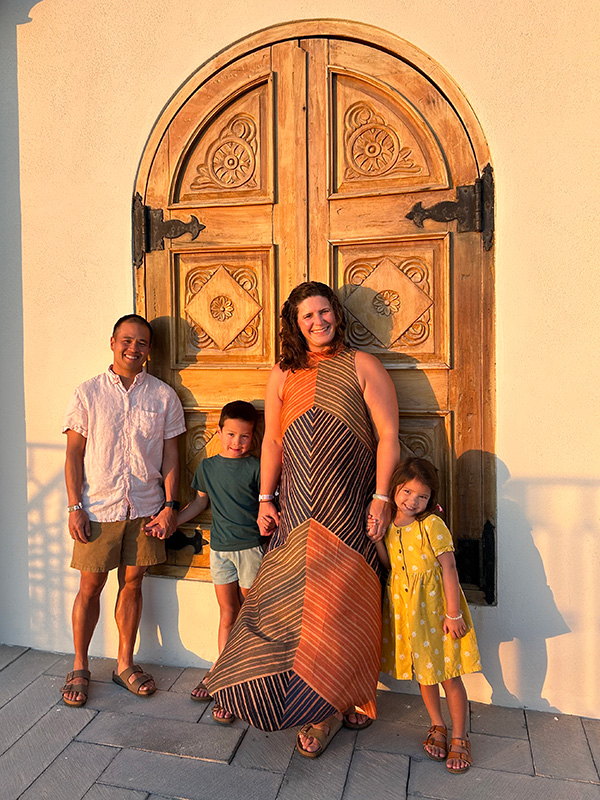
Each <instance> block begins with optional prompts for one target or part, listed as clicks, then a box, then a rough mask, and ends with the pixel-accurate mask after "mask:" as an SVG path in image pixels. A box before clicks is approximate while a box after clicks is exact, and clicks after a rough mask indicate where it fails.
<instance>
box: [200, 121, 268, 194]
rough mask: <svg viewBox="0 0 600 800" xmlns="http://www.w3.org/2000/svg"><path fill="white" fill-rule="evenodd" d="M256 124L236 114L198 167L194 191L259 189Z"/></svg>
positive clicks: (209, 148)
mask: <svg viewBox="0 0 600 800" xmlns="http://www.w3.org/2000/svg"><path fill="white" fill-rule="evenodd" d="M256 134H257V126H256V122H255V121H254V119H252V117H251V116H250V115H248V114H237V115H236V116H235V117H234V118H233V119H232V120H231V121H230V123H229V124H228V125H227V126H226V127H225V128H223V130H222V131H221V132H220V134H219V136H218V138H217V139H216V140H215V141H214V142H212V144H211V145H210V146H209V147H208V150H207V151H206V162H205V163H204V164H199V165H198V166H197V167H196V171H197V172H198V175H197V176H196V177H195V178H194V180H193V181H192V183H191V187H190V188H191V189H193V190H198V189H215V188H216V189H239V188H241V187H242V186H244V187H247V188H250V187H251V188H254V187H256V185H257V183H256V154H257V151H258V142H257V136H256Z"/></svg>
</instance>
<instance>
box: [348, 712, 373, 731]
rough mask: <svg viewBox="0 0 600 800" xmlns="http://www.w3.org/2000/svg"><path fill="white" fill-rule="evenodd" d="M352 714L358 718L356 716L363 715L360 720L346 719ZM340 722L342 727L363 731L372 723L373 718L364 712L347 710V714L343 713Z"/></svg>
mask: <svg viewBox="0 0 600 800" xmlns="http://www.w3.org/2000/svg"><path fill="white" fill-rule="evenodd" d="M352 714H354V716H355V717H356V718H357V719H358V717H364V720H363V721H362V722H352V721H351V720H350V719H348V718H349V717H350V716H351V715H352ZM342 724H343V726H344V728H350V730H353V731H363V730H364V729H365V728H368V727H369V725H372V724H373V720H372V719H371V717H368V716H367V715H366V714H362V713H359V712H358V711H348V713H347V714H344V718H343V720H342Z"/></svg>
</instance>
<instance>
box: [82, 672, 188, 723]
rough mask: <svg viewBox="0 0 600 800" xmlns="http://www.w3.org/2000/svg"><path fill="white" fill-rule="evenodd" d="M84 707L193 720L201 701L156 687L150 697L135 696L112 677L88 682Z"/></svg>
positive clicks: (141, 715) (145, 715)
mask: <svg viewBox="0 0 600 800" xmlns="http://www.w3.org/2000/svg"><path fill="white" fill-rule="evenodd" d="M86 708H94V709H96V710H97V711H114V710H115V709H118V710H119V713H121V714H137V715H138V716H140V717H154V718H156V717H159V718H161V719H181V720H184V721H186V722H197V721H198V719H199V718H200V715H201V714H202V713H203V707H202V705H201V704H200V703H194V701H193V700H190V699H189V697H186V696H185V695H182V694H177V693H176V692H161V691H156V692H155V693H154V694H153V695H151V696H150V697H138V696H137V695H135V694H133V693H132V692H128V691H127V689H124V688H123V687H122V686H118V685H117V684H116V683H113V682H112V681H111V682H110V683H100V682H96V681H92V682H91V684H90V696H89V699H88V701H87V705H86Z"/></svg>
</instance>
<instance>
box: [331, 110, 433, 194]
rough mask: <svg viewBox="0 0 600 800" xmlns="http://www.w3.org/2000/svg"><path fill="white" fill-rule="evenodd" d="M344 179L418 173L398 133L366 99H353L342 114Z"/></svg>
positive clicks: (418, 170)
mask: <svg viewBox="0 0 600 800" xmlns="http://www.w3.org/2000/svg"><path fill="white" fill-rule="evenodd" d="M344 155H345V160H346V170H345V173H344V177H345V179H346V180H358V179H361V178H363V179H364V178H380V177H383V176H385V177H388V176H392V175H394V176H398V175H418V174H419V173H421V172H422V171H423V167H422V166H420V165H418V164H416V163H415V161H414V160H413V158H411V156H412V150H411V149H410V148H409V147H402V142H401V140H400V137H399V135H398V133H397V132H396V131H395V130H394V128H392V127H391V125H388V124H387V123H386V121H385V119H384V118H383V117H382V116H381V115H380V114H377V112H376V111H375V109H374V108H373V107H372V106H370V105H369V104H368V103H354V105H352V106H350V108H349V109H348V110H347V111H346V115H345V118H344Z"/></svg>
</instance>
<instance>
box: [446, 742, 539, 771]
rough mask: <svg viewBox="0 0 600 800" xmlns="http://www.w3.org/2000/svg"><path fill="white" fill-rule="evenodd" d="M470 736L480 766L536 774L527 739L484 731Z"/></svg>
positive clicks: (473, 752) (474, 755)
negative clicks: (486, 733)
mask: <svg viewBox="0 0 600 800" xmlns="http://www.w3.org/2000/svg"><path fill="white" fill-rule="evenodd" d="M470 738H471V743H472V744H471V746H472V754H473V763H474V764H476V765H477V766H478V767H481V768H482V769H495V770H499V771H500V772H520V773H522V774H523V775H534V774H535V773H534V771H533V761H532V758H531V748H530V747H529V742H528V741H527V740H526V739H525V740H523V739H512V738H509V737H507V736H486V735H485V734H483V733H472V734H471V737H470ZM448 744H450V743H449V742H448ZM452 777H454V776H452Z"/></svg>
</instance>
